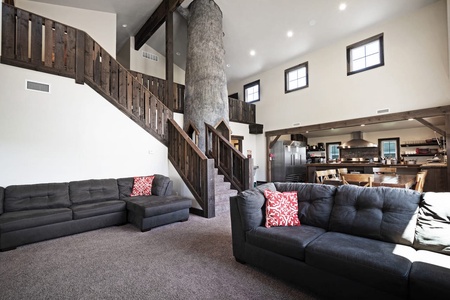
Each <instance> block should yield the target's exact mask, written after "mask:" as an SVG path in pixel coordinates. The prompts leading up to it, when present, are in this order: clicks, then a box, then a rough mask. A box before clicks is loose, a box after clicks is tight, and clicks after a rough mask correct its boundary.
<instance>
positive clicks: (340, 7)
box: [339, 2, 347, 11]
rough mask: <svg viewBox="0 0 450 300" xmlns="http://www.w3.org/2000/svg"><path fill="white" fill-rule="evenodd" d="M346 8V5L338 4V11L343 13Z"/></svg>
mask: <svg viewBox="0 0 450 300" xmlns="http://www.w3.org/2000/svg"><path fill="white" fill-rule="evenodd" d="M346 8H347V3H344V2H342V3H341V4H339V10H340V11H343V10H345V9H346Z"/></svg>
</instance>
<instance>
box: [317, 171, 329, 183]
mask: <svg viewBox="0 0 450 300" xmlns="http://www.w3.org/2000/svg"><path fill="white" fill-rule="evenodd" d="M324 179H328V170H323V171H316V182H317V183H323V180H324Z"/></svg>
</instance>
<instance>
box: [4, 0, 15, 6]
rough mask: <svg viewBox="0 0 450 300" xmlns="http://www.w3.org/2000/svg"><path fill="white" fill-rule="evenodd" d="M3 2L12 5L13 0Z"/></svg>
mask: <svg viewBox="0 0 450 300" xmlns="http://www.w3.org/2000/svg"><path fill="white" fill-rule="evenodd" d="M5 3H6V4H9V5H12V6H14V0H5Z"/></svg>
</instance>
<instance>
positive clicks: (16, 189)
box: [0, 175, 191, 251]
mask: <svg viewBox="0 0 450 300" xmlns="http://www.w3.org/2000/svg"><path fill="white" fill-rule="evenodd" d="M118 182H127V183H128V182H130V178H121V179H90V180H82V181H72V182H65V183H44V184H29V185H12V186H8V187H6V188H0V251H5V250H11V249H14V248H16V247H17V246H20V245H25V244H29V243H33V242H38V241H43V240H47V239H52V238H57V237H61V236H66V235H71V234H75V233H80V232H84V231H88V230H94V229H99V228H104V227H108V226H114V225H122V224H125V223H127V206H128V205H130V203H133V202H134V201H141V203H149V202H152V203H153V202H154V203H153V204H152V205H153V207H155V209H156V208H157V207H162V208H161V209H160V210H162V211H163V212H164V213H162V212H161V211H159V212H156V213H153V214H152V215H151V216H149V217H148V220H147V222H152V227H156V226H160V225H164V224H168V223H172V222H176V221H185V220H187V218H188V216H189V208H190V206H191V202H190V200H188V199H184V198H182V197H177V196H172V195H171V194H172V184H173V183H172V181H171V180H170V179H169V178H168V177H166V176H163V175H155V179H154V181H153V186H152V194H153V195H152V196H143V197H132V198H140V199H128V198H129V195H130V194H131V187H132V185H133V178H131V186H130V189H129V191H128V194H127V191H125V190H121V193H119V186H120V185H119V184H118ZM164 198H167V199H168V200H167V201H166V202H165V203H164V205H160V201H158V200H157V201H153V199H155V200H156V199H164ZM179 202H182V203H183V206H182V208H180V205H179ZM180 210H181V211H182V213H180V212H179V211H180ZM169 212H177V213H176V214H175V215H170V213H169ZM162 214H163V215H165V216H164V217H161V216H160V215H162ZM167 214H169V215H167ZM180 215H181V216H180ZM152 218H155V219H156V220H157V221H153V220H152ZM137 219H138V218H137V217H136V218H134V219H133V220H132V223H134V224H135V225H136V223H135V221H136V220H137ZM160 219H163V222H162V221H160ZM150 220H151V221H150Z"/></svg>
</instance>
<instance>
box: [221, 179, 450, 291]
mask: <svg viewBox="0 0 450 300" xmlns="http://www.w3.org/2000/svg"><path fill="white" fill-rule="evenodd" d="M265 189H270V190H273V191H275V190H277V191H281V192H287V191H297V195H298V203H299V208H298V216H299V219H300V221H301V226H299V227H271V228H266V227H265V226H264V222H265V198H264V194H263V191H264V190H265ZM230 206H231V207H230V208H231V210H230V213H231V225H232V240H233V255H234V256H235V259H236V260H237V261H239V262H241V263H248V264H250V265H253V266H256V267H259V268H262V269H265V270H268V271H270V272H272V273H274V274H276V275H278V276H280V277H282V278H284V279H286V280H289V281H291V282H294V283H296V284H297V285H298V286H300V287H305V288H307V289H311V290H313V291H315V292H317V293H318V294H320V295H323V296H325V297H327V298H337V299H350V298H355V299H448V293H449V292H450V255H449V254H450V193H424V194H420V193H418V192H415V191H412V190H406V189H399V188H388V187H376V188H364V187H358V186H352V185H343V186H339V187H335V186H331V185H323V184H310V183H267V184H264V185H262V186H259V187H257V188H254V189H250V190H246V191H243V192H242V193H240V194H238V195H237V196H234V197H231V198H230Z"/></svg>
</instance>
